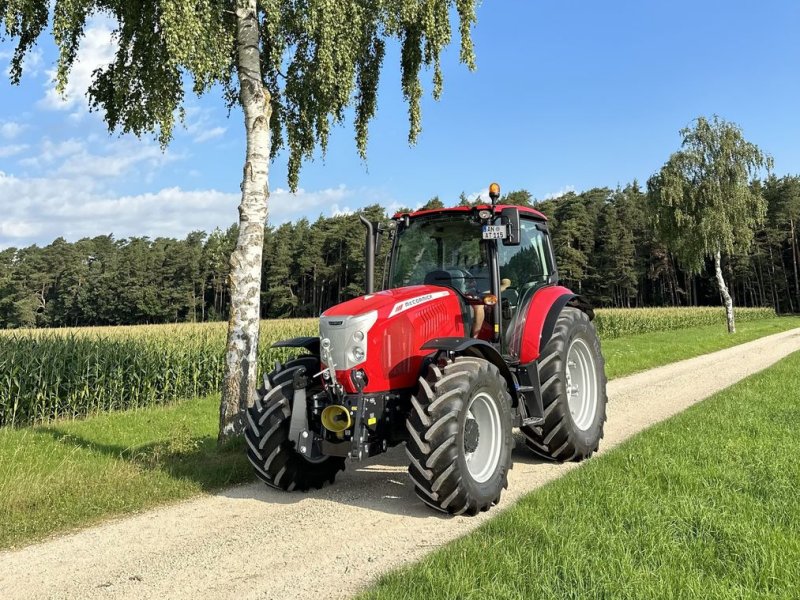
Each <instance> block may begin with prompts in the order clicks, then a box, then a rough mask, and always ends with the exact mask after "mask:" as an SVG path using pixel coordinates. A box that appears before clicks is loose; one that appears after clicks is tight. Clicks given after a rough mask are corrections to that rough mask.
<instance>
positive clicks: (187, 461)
mask: <svg viewBox="0 0 800 600" xmlns="http://www.w3.org/2000/svg"><path fill="white" fill-rule="evenodd" d="M794 327H800V317H791V318H789V317H787V318H773V319H768V320H763V321H757V322H748V323H742V324H741V325H740V327H739V332H738V333H737V334H736V335H735V336H729V335H728V334H727V333H726V331H725V327H724V325H722V324H720V325H717V326H714V327H701V328H696V329H691V330H682V331H671V332H662V333H651V334H642V335H636V336H629V337H626V338H619V339H615V340H608V341H603V342H602V344H603V352H604V354H605V355H606V357H607V359H606V367H607V372H608V375H609V377H610V378H613V377H619V376H621V375H624V374H629V373H633V372H636V371H641V370H645V369H648V368H650V367H654V366H658V365H662V364H665V363H668V362H672V361H675V360H680V359H684V358H690V357H692V356H697V355H700V354H704V353H706V352H711V351H714V350H718V349H721V348H727V347H729V346H733V345H735V344H739V343H743V342H747V341H750V340H753V339H756V338H758V337H762V336H765V335H769V334H772V333H777V332H779V331H785V330H788V329H792V328H794ZM218 411H219V396H218V395H216V394H214V395H209V396H205V397H202V398H197V399H192V400H186V401H182V402H177V403H173V404H170V405H167V406H151V407H142V408H137V409H133V410H127V411H115V412H107V413H100V414H97V415H94V416H91V417H88V418H85V419H83V420H74V421H71V420H58V421H52V422H50V423H49V424H46V425H41V426H36V427H21V428H11V427H0V548H7V547H10V546H15V545H21V544H27V543H30V542H33V541H36V540H39V539H42V538H44V537H46V536H48V535H50V534H53V533H57V532H63V531H68V530H70V529H74V528H77V527H85V526H87V525H91V524H94V523H97V522H99V521H101V520H103V519H105V518H108V517H112V516H119V515H125V514H129V513H134V512H139V511H143V510H146V509H149V508H152V507H154V506H157V505H159V504H164V503H167V502H172V501H175V500H180V499H185V498H189V497H192V496H196V495H198V494H202V493H206V492H211V491H214V490H218V489H220V488H224V487H226V486H230V485H234V484H237V483H242V482H245V481H250V480H252V478H253V476H252V470H251V467H250V466H249V464H248V463H247V460H246V458H245V453H244V448H243V444H242V443H240V444H234V445H233V446H232V447H227V448H222V449H220V448H218V447H217V441H216V437H217V427H218V423H219V420H218V419H219V416H218V415H219V412H218ZM798 433H800V432H798ZM798 488H800V482H798Z"/></svg>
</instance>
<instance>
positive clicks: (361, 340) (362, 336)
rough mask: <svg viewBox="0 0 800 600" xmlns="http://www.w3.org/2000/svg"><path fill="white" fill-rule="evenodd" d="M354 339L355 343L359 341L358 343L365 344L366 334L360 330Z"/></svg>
mask: <svg viewBox="0 0 800 600" xmlns="http://www.w3.org/2000/svg"><path fill="white" fill-rule="evenodd" d="M353 339H354V340H355V341H357V342H363V341H364V332H363V331H361V330H360V329H359V330H358V331H356V332H355V333H354V334H353Z"/></svg>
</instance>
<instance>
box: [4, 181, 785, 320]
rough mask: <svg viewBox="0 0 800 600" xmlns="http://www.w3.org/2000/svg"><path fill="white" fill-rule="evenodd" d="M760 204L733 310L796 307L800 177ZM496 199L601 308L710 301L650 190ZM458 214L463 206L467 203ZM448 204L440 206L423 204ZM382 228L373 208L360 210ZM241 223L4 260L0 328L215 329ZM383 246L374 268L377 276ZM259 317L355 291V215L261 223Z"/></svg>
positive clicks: (706, 284)
mask: <svg viewBox="0 0 800 600" xmlns="http://www.w3.org/2000/svg"><path fill="white" fill-rule="evenodd" d="M751 185H752V186H753V188H755V190H756V191H758V192H759V193H761V194H762V195H763V197H764V199H765V200H766V203H767V215H766V218H765V219H764V221H763V223H762V224H761V225H760V226H759V227H757V228H756V230H755V236H754V241H753V244H752V246H751V247H750V248H749V250H748V251H746V252H742V253H738V254H737V253H734V254H732V255H730V256H726V257H725V258H724V260H723V270H724V272H725V274H726V276H727V278H729V280H730V288H731V294H732V296H733V299H734V303H735V304H736V305H738V306H772V307H774V308H775V310H776V311H778V312H780V313H788V312H797V311H798V310H800V274H799V273H798V269H799V266H798V263H799V262H800V251H799V249H798V247H799V242H800V240H798V237H799V236H798V231H797V229H798V219H800V177H798V176H785V177H781V178H778V177H775V176H771V177H769V178H768V179H766V180H764V181H755V182H753V183H752V184H751ZM501 201H502V202H507V203H511V204H518V205H521V206H533V207H535V208H536V209H538V210H540V211H542V212H543V213H544V214H546V215H547V216H548V218H549V220H550V230H551V232H552V238H553V244H554V247H555V252H556V259H557V263H558V268H559V273H560V276H561V280H562V282H563V283H564V284H565V285H567V286H568V287H571V288H572V289H574V290H575V291H576V292H579V293H581V294H583V295H585V296H587V297H588V298H589V299H590V300H591V301H592V302H594V303H595V304H596V305H598V306H614V307H636V306H690V305H718V304H719V303H720V298H719V292H718V290H717V287H716V283H715V281H714V274H713V269H712V268H710V267H711V265H710V264H709V265H707V267H708V268H706V269H705V270H703V271H702V272H701V273H700V274H698V275H692V274H691V272H690V271H688V270H686V269H685V268H683V267H682V265H681V264H680V262H678V260H677V259H676V257H675V254H674V252H673V251H672V250H671V249H670V247H669V246H668V245H667V243H665V242H664V241H662V240H660V239H659V238H660V236H659V235H658V232H657V231H656V230H655V228H654V225H653V222H652V219H651V218H650V211H649V209H648V201H647V193H646V191H645V190H643V189H642V187H641V186H640V185H639V184H638V183H637V182H636V181H634V182H632V183H630V184H628V185H626V186H625V187H620V188H617V189H613V190H612V189H610V188H594V189H590V190H587V191H584V192H580V193H576V192H569V193H566V194H564V195H562V196H559V197H557V198H552V199H548V200H543V201H539V202H536V201H534V199H533V198H532V196H531V194H530V193H529V192H527V191H526V190H519V191H515V192H511V193H509V194H507V195H506V196H505V198H504V199H503V200H501ZM459 203H460V204H469V200H468V199H467V198H466V197H465V196H463V195H462V197H461V199H460V201H459ZM441 206H444V203H443V202H442V201H441V200H440V199H439V198H433V199H431V200H430V201H428V202H427V203H426V204H425V205H424V206H423V207H424V208H436V207H441ZM360 212H361V213H362V214H364V215H365V216H366V217H367V218H369V219H370V220H372V221H381V220H385V219H386V218H387V215H386V211H385V209H384V208H383V207H381V206H380V205H377V204H375V205H372V206H368V207H366V208H365V209H363V210H362V211H360ZM237 235H238V231H237V227H236V225H232V226H231V227H229V228H228V229H227V230H225V231H222V230H219V229H217V230H215V231H213V232H211V233H210V234H206V233H205V232H202V231H196V232H192V233H190V234H189V235H187V236H186V237H185V238H184V239H181V240H178V239H172V238H156V239H149V238H147V237H132V238H127V239H120V240H116V239H114V237H113V236H111V235H104V236H98V237H94V238H85V239H82V240H79V241H77V242H72V243H71V242H67V241H65V240H64V239H63V238H58V239H56V240H55V241H54V242H52V243H51V244H49V245H47V246H44V247H39V246H36V245H34V246H29V247H26V248H19V249H17V248H9V249H6V250H3V251H1V252H0V327H3V328H9V327H66V326H85V325H127V324H144V323H168V322H186V321H189V322H192V321H196V322H200V321H214V320H222V319H225V318H226V317H227V314H228V311H229V308H230V293H229V292H230V289H229V280H228V276H229V261H230V255H231V252H232V251H233V248H234V247H235V244H236V238H237ZM388 247H389V241H388V240H387V239H384V241H383V244H382V247H381V248H380V251H379V253H378V257H377V261H376V282H377V285H380V283H381V281H382V279H383V272H384V266H385V261H386V255H387V250H388ZM263 252H264V265H263V272H262V285H261V301H262V302H261V316H262V317H263V318H280V317H310V316H316V315H319V313H320V312H321V311H322V310H324V309H325V308H327V307H329V306H332V305H334V304H336V303H338V302H341V301H343V300H346V299H348V298H352V297H355V296H358V295H360V294H361V293H363V290H364V230H363V227H362V225H361V223H360V221H359V219H358V217H357V216H356V215H339V216H334V217H322V216H320V217H319V218H318V219H317V220H316V221H313V222H311V221H309V220H308V219H300V220H299V221H297V222H295V223H284V224H282V225H279V226H272V227H268V228H267V230H266V234H265V238H264V247H263Z"/></svg>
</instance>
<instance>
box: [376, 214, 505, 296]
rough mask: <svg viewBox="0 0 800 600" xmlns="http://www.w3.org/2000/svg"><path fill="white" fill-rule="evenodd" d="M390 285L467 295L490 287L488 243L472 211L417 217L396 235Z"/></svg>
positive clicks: (478, 292)
mask: <svg viewBox="0 0 800 600" xmlns="http://www.w3.org/2000/svg"><path fill="white" fill-rule="evenodd" d="M397 236H398V237H397V240H396V242H395V256H394V264H393V265H392V267H393V268H392V270H391V277H390V281H389V288H397V287H405V286H408V285H418V284H430V285H442V286H447V287H452V288H454V289H456V290H458V291H459V292H461V293H462V294H465V295H480V294H482V293H486V292H488V291H489V290H490V288H491V280H490V276H489V273H490V271H489V246H488V244H489V243H491V242H484V241H483V240H482V239H481V224H480V222H479V221H478V220H477V219H476V218H475V217H474V216H473V215H470V214H464V215H461V214H456V215H454V214H452V213H450V214H447V215H437V216H433V217H427V218H417V219H414V220H413V221H411V224H410V225H409V226H408V227H406V228H405V229H402V230H401V231H399V232H398V234H397Z"/></svg>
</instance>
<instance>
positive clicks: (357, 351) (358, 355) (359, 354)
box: [351, 346, 367, 363]
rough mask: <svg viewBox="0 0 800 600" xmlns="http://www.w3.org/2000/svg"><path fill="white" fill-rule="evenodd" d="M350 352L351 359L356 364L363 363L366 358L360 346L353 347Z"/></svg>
mask: <svg viewBox="0 0 800 600" xmlns="http://www.w3.org/2000/svg"><path fill="white" fill-rule="evenodd" d="M351 352H352V354H353V358H354V359H355V360H356V361H357V362H358V363H360V362H363V361H364V359H365V358H366V356H367V355H366V353H365V352H364V349H363V348H362V347H361V346H354V347H353V349H352V350H351Z"/></svg>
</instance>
